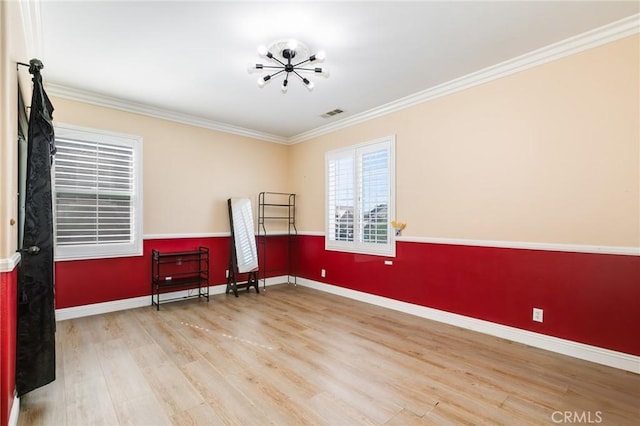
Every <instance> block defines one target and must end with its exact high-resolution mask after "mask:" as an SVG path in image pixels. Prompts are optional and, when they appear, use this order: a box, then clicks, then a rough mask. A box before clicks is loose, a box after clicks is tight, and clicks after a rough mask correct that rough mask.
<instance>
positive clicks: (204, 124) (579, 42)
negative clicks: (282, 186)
mask: <svg viewBox="0 0 640 426" xmlns="http://www.w3.org/2000/svg"><path fill="white" fill-rule="evenodd" d="M22 3H25V4H27V5H28V4H31V3H37V2H29V1H26V0H21V4H22ZM34 8H36V9H37V10H36V11H34V12H30V13H31V15H29V16H35V17H36V18H31V19H32V21H33V24H31V25H29V26H26V30H29V31H31V33H30V34H28V35H27V40H28V42H30V43H32V44H34V45H36V44H38V42H37V41H36V40H38V39H41V35H40V34H39V33H40V32H41V30H40V27H41V24H40V19H39V7H35V6H34ZM639 31H640V14H635V15H632V16H629V17H627V18H624V19H621V20H619V21H616V22H613V23H611V24H608V25H605V26H602V27H600V28H596V29H593V30H590V31H587V32H585V33H582V34H579V35H577V36H574V37H570V38H568V39H566V40H562V41H560V42H557V43H554V44H551V45H549V46H546V47H543V48H541V49H538V50H534V51H532V52H529V53H526V54H524V55H521V56H518V57H516V58H513V59H510V60H507V61H504V62H501V63H499V64H496V65H493V66H490V67H487V68H484V69H482V70H479V71H476V72H473V73H471V74H468V75H466V76H463V77H460V78H457V79H454V80H451V81H448V82H446V83H443V84H440V85H438V86H435V87H432V88H429V89H426V90H423V91H420V92H417V93H414V94H412V95H409V96H406V97H404V98H401V99H398V100H396V101H393V102H389V103H387V104H384V105H381V106H379V107H376V108H373V109H370V110H368V111H365V112H362V113H360V114H356V115H353V116H351V117H348V118H345V119H342V120H339V121H335V122H333V123H331V124H327V125H325V126H321V127H317V128H315V129H313V130H310V131H308V132H303V133H299V134H297V135H295V136H292V137H289V138H285V137H281V136H277V135H272V134H268V133H264V132H259V131H256V130H251V129H247V128H243V127H237V126H233V125H230V124H225V123H221V122H217V121H214V120H208V119H205V118H200V117H194V116H191V115H188V114H184V113H179V112H175V111H171V110H167V109H162V108H156V107H152V106H150V105H145V104H141V103H135V102H131V101H125V100H122V99H118V98H115V97H110V96H106V95H101V94H97V93H93V92H88V91H83V90H79V89H74V88H70V87H66V86H63V85H59V84H54V83H48V84H46V88H47V91H48V92H49V94H51V95H53V96H58V97H61V98H65V99H70V100H74V101H80V102H85V103H88V104H93V105H97V106H103V107H109V108H114V109H119V110H122V111H127V112H132V113H135V114H141V115H146V116H150V117H155V118H160V119H164V120H169V121H174V122H178V123H183V124H187V125H191V126H195V127H201V128H205V129H210V130H216V131H220V132H224V133H229V134H234V135H239V136H246V137H250V138H254V139H258V140H262V141H265V142H275V143H280V144H285V145H292V144H296V143H300V142H304V141H307V140H309V139H312V138H316V137H319V136H322V135H325V134H328V133H331V132H335V131H337V130H340V129H343V128H345V127H350V126H353V125H356V124H360V123H363V122H366V121H369V120H372V119H375V118H378V117H382V116H384V115H387V114H391V113H394V112H397V111H400V110H403V109H406V108H409V107H412V106H414V105H417V104H420V103H423V102H427V101H430V100H433V99H437V98H440V97H443V96H447V95H450V94H453V93H456V92H459V91H461V90H465V89H468V88H471V87H473V86H477V85H480V84H484V83H487V82H489V81H492V80H496V79H499V78H502V77H505V76H508V75H511V74H515V73H517V72H520V71H524V70H526V69H529V68H533V67H536V66H538V65H542V64H545V63H548V62H551V61H555V60H558V59H561V58H564V57H566V56H569V55H573V54H576V53H579V52H582V51H584V50H588V49H591V48H594V47H597V46H600V45H603V44H606V43H610V42H612V41H616V40H619V39H621V38H624V37H627V36H630V35H633V34H637V33H638V32H639ZM31 40H33V41H31ZM40 45H41V42H40Z"/></svg>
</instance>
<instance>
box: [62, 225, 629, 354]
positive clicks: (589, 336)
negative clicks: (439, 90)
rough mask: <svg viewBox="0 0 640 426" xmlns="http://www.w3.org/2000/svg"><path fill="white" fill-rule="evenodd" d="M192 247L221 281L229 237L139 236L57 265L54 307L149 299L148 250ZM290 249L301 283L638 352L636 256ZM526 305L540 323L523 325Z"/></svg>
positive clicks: (281, 247)
mask: <svg viewBox="0 0 640 426" xmlns="http://www.w3.org/2000/svg"><path fill="white" fill-rule="evenodd" d="M199 245H202V246H206V247H209V249H210V256H211V265H210V277H211V279H210V282H211V284H212V285H214V284H224V283H225V282H226V278H225V270H226V269H227V268H228V266H227V263H228V259H229V257H228V256H229V255H228V253H229V238H227V237H220V238H190V239H166V240H146V241H145V243H144V256H141V257H129V258H116V259H103V260H83V261H65V262H57V263H56V307H57V308H67V307H72V306H80V305H86V304H92V303H99V302H107V301H112V300H118V299H126V298H131V297H138V296H145V295H149V294H150V277H151V269H150V268H151V260H150V259H151V254H150V253H151V249H152V248H157V249H159V250H167V251H172V250H187V249H193V248H196V247H197V246H199ZM258 247H259V249H260V247H261V244H258ZM298 248H299V258H298V262H299V264H298V274H299V276H301V277H303V278H308V279H311V280H314V281H320V282H325V283H328V284H333V285H336V286H341V287H345V288H350V289H353V290H358V291H362V292H366V293H370V294H376V295H380V296H384V297H388V298H392V299H396V300H401V301H405V302H410V303H414V304H417V305H421V306H427V307H431V308H435V309H439V310H443V311H447V312H452V313H456V314H461V315H465V316H469V317H473V318H478V319H482V320H486V321H491V322H494V323H498V324H503V325H507V326H511V327H516V328H519V329H523V330H529V331H533V332H537V333H542V334H546V335H550V336H555V337H559V338H563V339H568V340H572V341H576V342H581V343H585V344H589V345H593V346H598V347H602V348H606V349H611V350H615V351H620V352H624V353H628V354H632V355H640V339H637V333H638V327H639V325H640V310H639V309H638V301H640V285H639V283H640V257H638V256H621V255H604V254H588V253H569V252H556V251H542V250H523V249H508V248H492V247H477V246H462V245H446V244H426V243H411V242H398V243H397V248H396V257H395V258H392V259H390V260H393V265H391V266H387V265H385V264H384V260H386V258H382V257H380V256H368V255H358V254H350V253H341V252H334V251H326V250H325V249H324V237H321V236H300V237H299V240H298ZM267 252H268V254H269V258H268V261H267V266H268V267H267V269H268V274H267V275H268V276H277V275H283V274H285V273H286V272H285V271H286V239H284V238H275V239H271V240H269V249H268V250H267ZM260 259H261V260H260V263H261V267H263V266H264V265H263V261H262V257H260ZM321 269H325V270H326V271H327V275H326V278H321V276H320V271H321ZM534 307H537V308H542V309H544V322H543V323H537V322H533V321H532V319H531V316H532V309H533V308H534Z"/></svg>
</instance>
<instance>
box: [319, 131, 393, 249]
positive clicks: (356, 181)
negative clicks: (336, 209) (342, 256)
mask: <svg viewBox="0 0 640 426" xmlns="http://www.w3.org/2000/svg"><path fill="white" fill-rule="evenodd" d="M395 145H396V137H395V135H391V136H386V137H383V138H380V139H376V140H372V141H368V142H363V143H359V144H356V145H351V146H347V147H343V148H338V149H335V150H331V151H327V152H326V153H325V207H324V214H325V250H329V251H341V252H347V253H358V254H368V255H376V256H385V257H395V256H396V239H395V230H394V229H393V227H392V226H391V221H392V220H394V219H395V205H396V202H395V198H396V171H395ZM381 147H384V148H385V149H386V150H387V153H388V180H387V184H388V200H387V202H388V204H387V236H388V240H387V243H386V244H380V243H368V242H364V241H358V237H359V236H360V235H359V234H360V232H359V228H360V227H361V226H360V225H361V223H362V220H363V214H362V213H363V211H362V210H363V208H362V204H363V203H362V200H358V190H359V187H360V185H361V184H362V174H361V172H360V171H359V170H358V164H359V161H358V159H359V157H361V156H362V155H363V154H366V153H371V152H375V151H379V150H380V148H381ZM348 157H351V158H352V164H353V188H352V190H353V198H354V199H353V202H354V212H353V216H354V219H353V221H354V224H353V229H354V231H353V234H354V239H353V241H339V240H335V239H331V236H332V233H333V232H334V231H335V229H334V230H333V231H332V226H331V216H332V214H335V213H332V212H329V208H330V207H331V196H332V194H331V193H330V191H331V184H330V180H331V174H330V162H331V161H333V160H336V159H339V158H348Z"/></svg>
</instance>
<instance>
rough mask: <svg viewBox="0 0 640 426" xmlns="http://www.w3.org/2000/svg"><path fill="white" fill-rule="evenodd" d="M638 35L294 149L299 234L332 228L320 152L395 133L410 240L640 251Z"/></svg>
mask: <svg viewBox="0 0 640 426" xmlns="http://www.w3.org/2000/svg"><path fill="white" fill-rule="evenodd" d="M639 51H640V50H639V37H638V36H633V37H628V38H625V39H622V40H619V41H616V42H613V43H610V44H607V45H604V46H601V47H598V48H595V49H592V50H589V51H585V52H582V53H579V54H576V55H573V56H570V57H566V58H563V59H561V60H558V61H555V62H552V63H549V64H545V65H541V66H538V67H535V68H532V69H529V70H527V71H523V72H520V73H517V74H514V75H511V76H508V77H504V78H501V79H499V80H495V81H492V82H490V83H486V84H483V85H480V86H476V87H473V88H471V89H468V90H465V91H462V92H458V93H455V94H452V95H449V96H446V97H442V98H439V99H436V100H433V101H430V102H426V103H423V104H420V105H417V106H414V107H412V108H408V109H405V110H402V111H399V112H396V113H394V114H390V115H387V116H384V117H381V118H377V119H375V120H371V121H368V122H366V123H362V124H359V125H355V126H352V127H349V128H346V129H343V130H340V131H336V132H334V133H331V134H328V135H324V136H321V137H318V138H315V139H313V140H310V141H306V142H303V143H300V144H297V145H295V146H292V147H291V152H290V158H291V160H290V161H291V166H292V174H291V187H292V190H293V191H294V192H297V193H299V194H300V197H299V201H298V206H299V208H298V213H299V215H298V217H299V227H298V228H299V229H301V230H304V231H323V230H324V154H325V152H326V151H328V150H331V149H333V148H336V147H341V146H346V145H352V144H356V143H360V142H364V141H367V140H373V139H377V138H380V137H382V136H386V135H390V134H395V135H396V138H397V139H396V185H397V197H396V202H397V204H396V206H397V207H396V212H397V215H396V216H397V219H398V220H400V221H403V222H406V223H407V228H406V229H405V231H404V235H406V236H413V237H424V238H430V237H432V238H434V237H435V238H459V239H475V240H501V241H519V242H540V243H560V244H584V245H596V246H625V247H638V246H639V245H640V171H639V170H640V164H639V163H640V122H639V120H640V118H639V117H640V108H639V102H640V101H639V99H640V98H639V93H640V86H639V80H640V72H639V70H640V64H639Z"/></svg>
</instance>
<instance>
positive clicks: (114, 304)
mask: <svg viewBox="0 0 640 426" xmlns="http://www.w3.org/2000/svg"><path fill="white" fill-rule="evenodd" d="M285 282H287V276H286V275H283V276H279V277H271V278H267V282H266V285H268V286H271V285H275V284H282V283H285ZM260 283H262V280H260ZM226 290H227V284H226V283H225V284H216V285H212V286H209V295H216V294H224V293H225V291H226ZM190 292H192V290H180V291H174V292H171V293H164V294H161V295H160V301H161V302H162V301H163V300H167V299H174V298H180V297H186V296H189V295H191V293H190ZM144 306H148V307H151V295H150V294H149V295H147V296H140V297H133V298H130V299H121V300H113V301H111V302H101V303H93V304H91V305H82V306H74V307H71V308H61V309H56V321H65V320H69V319H73V318H82V317H88V316H91V315H98V314H106V313H109V312H116V311H123V310H125V309H135V308H141V307H144ZM153 309H155V308H153Z"/></svg>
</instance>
